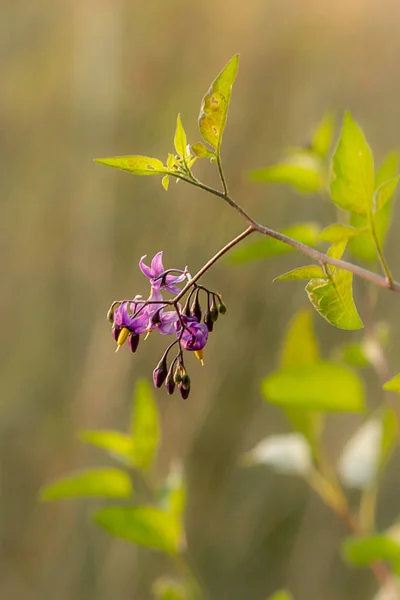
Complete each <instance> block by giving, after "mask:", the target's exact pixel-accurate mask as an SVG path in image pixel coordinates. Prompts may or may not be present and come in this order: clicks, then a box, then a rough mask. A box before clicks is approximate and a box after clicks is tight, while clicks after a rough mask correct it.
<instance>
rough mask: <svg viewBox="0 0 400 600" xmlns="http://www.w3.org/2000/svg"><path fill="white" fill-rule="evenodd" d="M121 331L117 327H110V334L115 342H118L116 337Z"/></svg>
mask: <svg viewBox="0 0 400 600" xmlns="http://www.w3.org/2000/svg"><path fill="white" fill-rule="evenodd" d="M121 329H122V327H117V326H116V325H114V327H111V333H112V336H113V338H114V340H115V341H116V342H117V341H118V337H119V334H120V333H121Z"/></svg>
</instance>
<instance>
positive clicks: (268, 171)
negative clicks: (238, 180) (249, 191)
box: [249, 152, 325, 193]
mask: <svg viewBox="0 0 400 600" xmlns="http://www.w3.org/2000/svg"><path fill="white" fill-rule="evenodd" d="M249 179H250V181H259V182H267V183H287V184H289V185H291V186H292V187H294V188H295V189H296V190H298V191H299V192H304V193H307V192H308V193H315V192H317V191H319V190H321V189H322V188H323V187H324V185H325V172H324V167H323V165H322V163H321V160H320V159H319V158H318V157H316V156H314V155H312V154H311V153H307V152H301V153H297V154H293V155H292V156H289V157H288V158H287V159H286V160H285V161H284V162H281V163H278V164H276V165H272V166H271V167H266V168H264V169H257V170H256V171H252V172H251V173H250V175H249Z"/></svg>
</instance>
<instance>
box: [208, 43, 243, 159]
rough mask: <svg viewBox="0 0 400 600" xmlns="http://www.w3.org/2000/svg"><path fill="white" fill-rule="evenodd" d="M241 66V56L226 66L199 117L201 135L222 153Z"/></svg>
mask: <svg viewBox="0 0 400 600" xmlns="http://www.w3.org/2000/svg"><path fill="white" fill-rule="evenodd" d="M238 64H239V54H235V56H234V57H233V58H231V60H230V61H229V62H228V63H227V65H225V67H224V68H223V69H222V71H221V73H220V74H219V75H218V76H217V77H216V79H214V81H213V83H212V84H211V86H210V88H209V90H208V92H207V93H206V95H205V96H204V98H203V101H202V105H201V108H200V115H199V129H200V133H201V135H202V137H203V139H204V141H206V142H207V143H208V144H210V146H212V147H213V148H215V150H216V152H217V154H219V152H220V147H221V142H222V135H223V133H224V129H225V125H226V119H227V116H228V108H229V103H230V100H231V95H232V86H233V84H234V82H235V79H236V75H237V71H238Z"/></svg>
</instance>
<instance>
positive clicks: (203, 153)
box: [191, 142, 215, 159]
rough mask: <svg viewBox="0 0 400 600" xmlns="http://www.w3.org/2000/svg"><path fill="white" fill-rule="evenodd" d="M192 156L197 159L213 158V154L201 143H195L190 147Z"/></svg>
mask: <svg viewBox="0 0 400 600" xmlns="http://www.w3.org/2000/svg"><path fill="white" fill-rule="evenodd" d="M191 149H192V152H193V154H195V155H196V156H198V157H199V158H210V159H211V158H215V152H211V150H209V149H208V148H206V147H205V145H204V144H202V143H201V142H197V143H196V144H193V146H191Z"/></svg>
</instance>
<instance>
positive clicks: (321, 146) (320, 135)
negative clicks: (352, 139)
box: [311, 112, 335, 158]
mask: <svg viewBox="0 0 400 600" xmlns="http://www.w3.org/2000/svg"><path fill="white" fill-rule="evenodd" d="M334 126H335V117H334V115H333V113H331V112H328V113H326V114H325V115H324V116H323V118H322V120H321V121H320V122H319V124H318V126H317V128H316V130H315V132H314V135H313V137H312V141H311V149H312V151H313V152H314V153H315V154H317V155H318V156H320V157H321V158H325V157H326V156H327V154H328V152H329V149H330V147H331V143H332V137H333V129H334Z"/></svg>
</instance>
